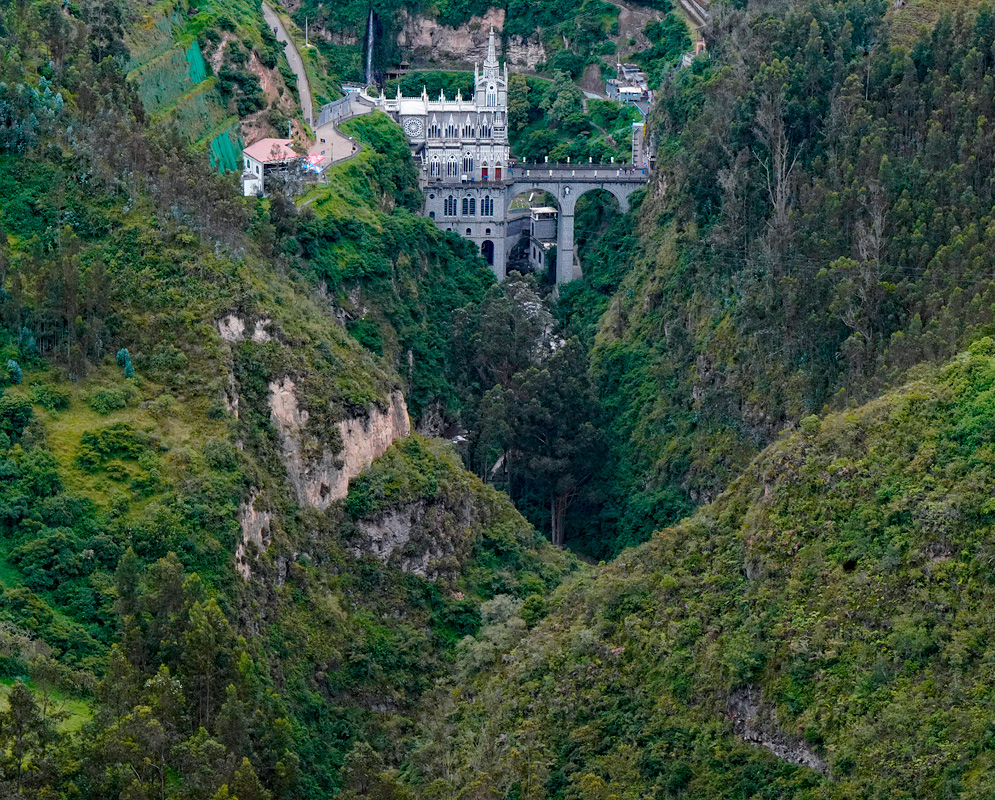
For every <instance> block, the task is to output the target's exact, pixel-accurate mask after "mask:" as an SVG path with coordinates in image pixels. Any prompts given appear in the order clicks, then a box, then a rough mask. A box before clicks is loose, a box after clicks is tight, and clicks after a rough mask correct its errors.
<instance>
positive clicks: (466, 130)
mask: <svg viewBox="0 0 995 800" xmlns="http://www.w3.org/2000/svg"><path fill="white" fill-rule="evenodd" d="M463 138H464V139H472V138H473V123H472V122H471V121H470V115H469V114H467V115H466V122H464V123H463Z"/></svg>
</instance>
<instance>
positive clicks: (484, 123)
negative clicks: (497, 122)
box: [480, 116, 492, 139]
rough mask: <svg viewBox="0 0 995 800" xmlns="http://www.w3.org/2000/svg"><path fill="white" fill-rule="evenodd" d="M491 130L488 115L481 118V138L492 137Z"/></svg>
mask: <svg viewBox="0 0 995 800" xmlns="http://www.w3.org/2000/svg"><path fill="white" fill-rule="evenodd" d="M491 133H492V131H491V121H490V119H488V118H487V117H486V116H484V117H481V118H480V138H481V139H487V138H488V137H490V135H491Z"/></svg>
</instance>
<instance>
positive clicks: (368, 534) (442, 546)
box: [353, 497, 480, 580]
mask: <svg viewBox="0 0 995 800" xmlns="http://www.w3.org/2000/svg"><path fill="white" fill-rule="evenodd" d="M479 524H480V520H479V519H478V515H477V514H476V513H475V510H474V507H473V503H472V502H471V501H470V498H469V497H464V498H462V499H461V500H460V501H459V502H458V503H455V504H453V503H427V502H424V501H420V502H416V503H410V504H408V505H405V506H402V507H400V508H394V509H390V510H388V511H386V512H385V513H384V514H382V515H381V516H379V517H377V518H376V519H372V520H359V521H358V522H357V523H356V529H357V531H358V533H359V539H358V541H357V542H356V543H355V544H354V546H353V553H354V554H355V555H357V556H362V555H366V554H370V555H374V556H376V557H377V558H379V559H380V560H381V561H383V562H384V563H385V564H390V565H392V566H395V567H397V568H398V569H401V570H403V571H405V572H411V573H413V574H415V575H420V576H421V577H423V578H428V579H429V580H436V579H437V578H439V577H441V576H442V575H444V574H445V575H449V574H455V573H456V572H458V570H459V565H460V564H461V563H462V562H463V561H465V560H466V559H467V558H468V557H469V553H470V548H471V544H472V542H473V540H474V538H475V536H476V532H475V529H476V528H477V527H478V526H479Z"/></svg>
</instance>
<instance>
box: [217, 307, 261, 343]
mask: <svg viewBox="0 0 995 800" xmlns="http://www.w3.org/2000/svg"><path fill="white" fill-rule="evenodd" d="M272 321H273V320H271V319H268V318H264V319H257V320H256V321H255V322H254V323H253V325H252V333H251V334H250V335H249V336H248V337H246V335H245V331H246V328H247V327H248V325H247V323H246V321H245V320H244V319H242V318H241V317H238V316H236V315H234V314H229V315H228V316H227V317H225V318H224V319H219V320H218V331H219V332H220V333H221V338H222V339H224V340H225V341H226V342H231V343H235V342H240V341H242V340H243V339H245V338H250V339H252V341H254V342H259V343H262V342H268V341H270V340H271V339H272V338H273V337H272V336H270V334H269V333H268V332H267V330H266V326H267V325H269V324H270V323H271V322H272Z"/></svg>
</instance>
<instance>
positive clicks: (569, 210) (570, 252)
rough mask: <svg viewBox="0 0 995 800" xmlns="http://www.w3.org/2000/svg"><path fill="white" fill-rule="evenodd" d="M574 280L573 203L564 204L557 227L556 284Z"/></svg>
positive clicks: (561, 207)
mask: <svg viewBox="0 0 995 800" xmlns="http://www.w3.org/2000/svg"><path fill="white" fill-rule="evenodd" d="M573 279H574V214H573V203H570V204H569V207H568V204H567V203H562V204H561V206H560V213H559V215H558V218H557V225H556V282H557V283H567V282H569V281H572V280H573Z"/></svg>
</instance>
